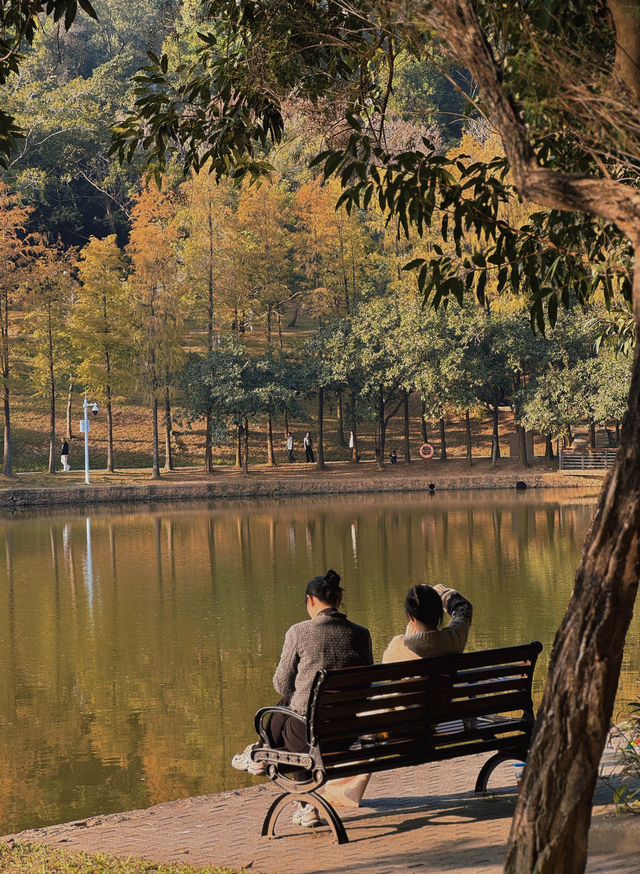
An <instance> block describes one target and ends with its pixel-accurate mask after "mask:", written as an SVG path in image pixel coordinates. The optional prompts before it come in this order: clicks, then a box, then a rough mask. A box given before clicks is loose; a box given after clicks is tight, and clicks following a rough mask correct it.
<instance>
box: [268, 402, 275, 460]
mask: <svg viewBox="0 0 640 874" xmlns="http://www.w3.org/2000/svg"><path fill="white" fill-rule="evenodd" d="M267 464H268V465H269V467H275V466H276V456H275V453H274V451H273V422H272V421H271V413H269V415H268V416H267Z"/></svg>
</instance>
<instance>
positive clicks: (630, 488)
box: [505, 247, 640, 874]
mask: <svg viewBox="0 0 640 874" xmlns="http://www.w3.org/2000/svg"><path fill="white" fill-rule="evenodd" d="M635 258H636V264H637V263H638V259H639V258H640V251H639V250H638V247H636V252H635ZM634 304H636V305H638V306H640V270H637V269H636V272H635V276H634ZM634 314H635V315H636V347H635V356H634V365H633V376H632V380H631V390H630V394H629V405H628V409H627V413H626V415H625V418H624V423H623V428H622V445H621V447H620V449H619V450H618V453H617V457H616V464H615V466H614V468H613V469H612V470H611V472H610V473H609V476H608V477H607V479H606V480H605V484H604V487H603V490H602V494H601V495H600V499H599V502H598V507H597V509H596V512H595V516H594V518H593V521H592V523H591V528H590V529H589V532H588V534H587V537H586V540H585V545H584V548H583V551H582V560H581V562H580V566H579V567H578V570H577V572H576V576H575V581H574V588H573V594H572V595H571V600H570V602H569V606H568V608H567V612H566V614H565V617H564V619H563V621H562V624H561V626H560V629H559V631H558V633H557V634H556V637H555V642H554V645H553V650H552V652H551V659H550V663H549V672H548V674H547V681H546V684H545V688H544V694H543V698H542V704H541V705H540V710H539V712H538V718H537V721H536V725H535V729H534V733H533V740H532V745H531V750H530V752H529V757H528V759H527V767H526V768H525V770H524V775H523V777H524V780H523V784H522V788H521V789H520V792H519V795H518V804H517V806H516V811H515V815H514V818H513V822H512V825H511V833H510V835H509V845H508V848H507V859H506V863H505V871H506V872H507V874H521V872H525V871H526V872H531V871H533V870H534V869H535V870H536V871H537V872H538V874H583V872H584V869H585V865H586V859H587V838H588V830H589V824H590V822H591V809H592V801H593V792H594V788H595V784H596V779H597V776H598V766H599V762H600V757H601V754H602V750H603V748H604V744H605V741H606V737H607V733H608V731H609V727H610V724H611V716H612V713H613V706H614V701H615V695H616V690H617V686H618V678H619V674H620V664H621V661H622V654H623V648H624V641H625V636H626V633H627V629H628V627H629V623H630V621H631V617H632V615H633V605H634V602H635V598H636V593H637V589H638V576H639V573H640V336H639V334H640V331H639V330H638V324H639V323H640V320H639V318H638V316H639V315H640V312H638V310H637V309H636V307H635V306H634Z"/></svg>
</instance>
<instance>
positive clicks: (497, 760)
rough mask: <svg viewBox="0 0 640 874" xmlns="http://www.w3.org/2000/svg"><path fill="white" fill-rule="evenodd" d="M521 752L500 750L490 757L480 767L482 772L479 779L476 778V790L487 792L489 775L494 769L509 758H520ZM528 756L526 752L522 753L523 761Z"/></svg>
mask: <svg viewBox="0 0 640 874" xmlns="http://www.w3.org/2000/svg"><path fill="white" fill-rule="evenodd" d="M518 756H519V754H518V753H515V752H513V751H512V752H506V751H505V752H499V753H496V754H495V755H493V756H491V758H490V759H487V761H486V762H485V763H484V765H483V766H482V767H481V768H480V773H479V774H478V779H477V780H476V788H475V791H476V792H486V791H487V783H488V782H489V777H490V776H491V774H492V773H493V771H494V769H495V768H497V767H498V765H501V764H502V762H508V761H509V760H514V759H516V760H517V759H518ZM525 758H526V753H523V754H522V761H524V760H525Z"/></svg>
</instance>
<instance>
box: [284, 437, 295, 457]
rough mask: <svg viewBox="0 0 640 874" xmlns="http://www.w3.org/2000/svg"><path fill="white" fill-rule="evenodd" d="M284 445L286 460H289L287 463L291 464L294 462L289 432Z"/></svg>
mask: <svg viewBox="0 0 640 874" xmlns="http://www.w3.org/2000/svg"><path fill="white" fill-rule="evenodd" d="M286 445H287V458H288V459H289V463H292V462H294V461H295V458H294V457H293V434H292V433H291V431H287V440H286Z"/></svg>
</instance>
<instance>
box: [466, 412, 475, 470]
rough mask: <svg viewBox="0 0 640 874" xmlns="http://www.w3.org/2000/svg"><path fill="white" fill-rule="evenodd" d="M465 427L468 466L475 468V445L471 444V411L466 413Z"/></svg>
mask: <svg viewBox="0 0 640 874" xmlns="http://www.w3.org/2000/svg"><path fill="white" fill-rule="evenodd" d="M464 426H465V435H466V441H467V464H468V465H469V467H473V445H472V443H471V416H470V415H469V410H465V411H464Z"/></svg>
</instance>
